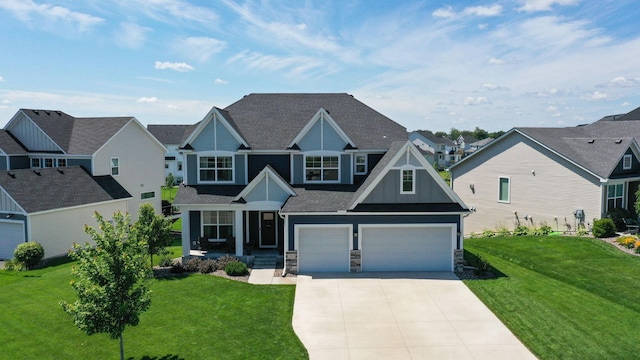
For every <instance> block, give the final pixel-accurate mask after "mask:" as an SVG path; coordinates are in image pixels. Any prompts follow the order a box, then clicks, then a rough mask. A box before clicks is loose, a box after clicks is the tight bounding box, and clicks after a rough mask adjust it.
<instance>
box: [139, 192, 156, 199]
mask: <svg viewBox="0 0 640 360" xmlns="http://www.w3.org/2000/svg"><path fill="white" fill-rule="evenodd" d="M155 197H156V192H155V191H146V192H143V193H140V200H147V199H153V198H155Z"/></svg>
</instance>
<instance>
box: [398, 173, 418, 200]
mask: <svg viewBox="0 0 640 360" xmlns="http://www.w3.org/2000/svg"><path fill="white" fill-rule="evenodd" d="M400 177H401V178H400V194H415V193H416V171H415V169H402V170H400Z"/></svg>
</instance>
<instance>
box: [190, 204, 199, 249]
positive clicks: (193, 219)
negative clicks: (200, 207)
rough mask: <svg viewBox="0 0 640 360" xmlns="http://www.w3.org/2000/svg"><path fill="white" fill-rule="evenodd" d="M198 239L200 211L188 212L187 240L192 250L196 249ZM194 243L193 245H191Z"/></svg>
mask: <svg viewBox="0 0 640 360" xmlns="http://www.w3.org/2000/svg"><path fill="white" fill-rule="evenodd" d="M199 237H200V211H189V240H190V244H191V248H192V249H197V248H198V238H199ZM194 243H195V245H193V244H194Z"/></svg>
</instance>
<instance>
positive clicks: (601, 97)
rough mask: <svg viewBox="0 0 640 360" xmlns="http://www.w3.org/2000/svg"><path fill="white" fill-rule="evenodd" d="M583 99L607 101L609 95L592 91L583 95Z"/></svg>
mask: <svg viewBox="0 0 640 360" xmlns="http://www.w3.org/2000/svg"><path fill="white" fill-rule="evenodd" d="M583 98H584V99H586V100H591V101H600V100H609V95H607V94H606V93H604V92H601V91H594V92H592V93H588V94H585V95H584V96H583Z"/></svg>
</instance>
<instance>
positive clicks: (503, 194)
mask: <svg viewBox="0 0 640 360" xmlns="http://www.w3.org/2000/svg"><path fill="white" fill-rule="evenodd" d="M498 201H499V202H504V203H508V202H510V201H511V181H510V179H509V178H508V177H501V178H500V179H499V188H498Z"/></svg>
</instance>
